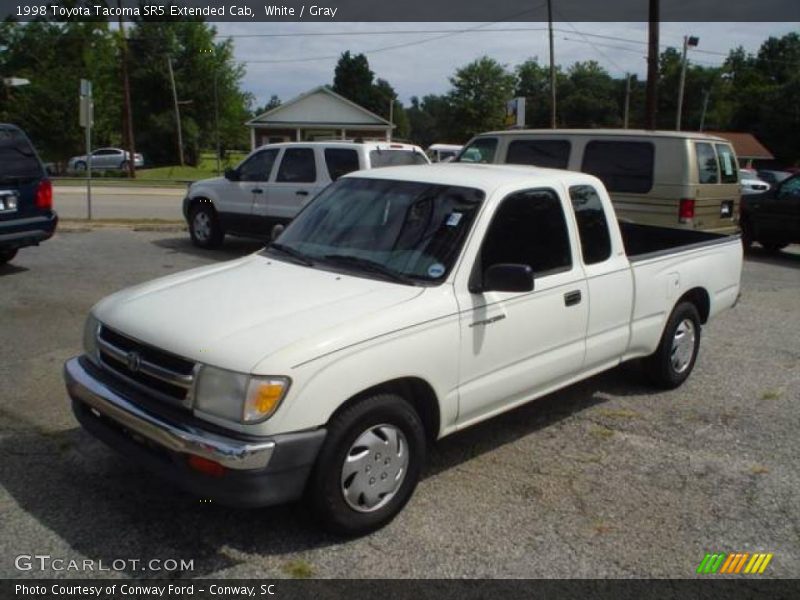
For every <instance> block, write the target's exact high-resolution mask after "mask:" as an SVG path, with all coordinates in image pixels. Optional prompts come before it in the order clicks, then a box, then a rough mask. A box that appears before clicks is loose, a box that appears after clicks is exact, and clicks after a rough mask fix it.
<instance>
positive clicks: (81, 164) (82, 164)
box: [75, 160, 86, 173]
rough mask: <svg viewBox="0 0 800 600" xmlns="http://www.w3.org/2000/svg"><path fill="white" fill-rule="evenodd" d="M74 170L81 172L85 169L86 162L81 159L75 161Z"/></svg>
mask: <svg viewBox="0 0 800 600" xmlns="http://www.w3.org/2000/svg"><path fill="white" fill-rule="evenodd" d="M75 170H76V171H78V172H79V173H83V172H84V171H85V170H86V163H85V162H83V161H82V160H79V161H78V162H76V163H75Z"/></svg>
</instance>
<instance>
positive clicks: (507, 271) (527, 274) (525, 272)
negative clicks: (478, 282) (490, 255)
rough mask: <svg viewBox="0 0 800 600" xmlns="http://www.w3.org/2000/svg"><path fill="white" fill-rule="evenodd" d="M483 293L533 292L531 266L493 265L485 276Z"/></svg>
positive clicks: (514, 264)
mask: <svg viewBox="0 0 800 600" xmlns="http://www.w3.org/2000/svg"><path fill="white" fill-rule="evenodd" d="M480 291H482V292H530V291H533V269H531V268H530V266H529V265H521V264H516V263H500V264H496V265H492V266H491V267H489V268H488V269H486V271H485V272H484V274H483V286H482V288H481V290H480Z"/></svg>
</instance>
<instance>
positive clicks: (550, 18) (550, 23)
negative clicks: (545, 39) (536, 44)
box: [547, 0, 556, 129]
mask: <svg viewBox="0 0 800 600" xmlns="http://www.w3.org/2000/svg"><path fill="white" fill-rule="evenodd" d="M547 31H548V36H549V37H550V128H551V129H555V128H556V57H555V53H554V51H553V0H547Z"/></svg>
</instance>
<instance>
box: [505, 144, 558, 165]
mask: <svg viewBox="0 0 800 600" xmlns="http://www.w3.org/2000/svg"><path fill="white" fill-rule="evenodd" d="M571 147H572V144H570V143H569V142H568V141H567V140H514V141H513V142H511V143H510V144H509V145H508V152H507V154H506V162H507V163H509V164H512V165H534V166H537V167H547V168H550V169H566V168H567V164H568V163H569V151H570V149H571Z"/></svg>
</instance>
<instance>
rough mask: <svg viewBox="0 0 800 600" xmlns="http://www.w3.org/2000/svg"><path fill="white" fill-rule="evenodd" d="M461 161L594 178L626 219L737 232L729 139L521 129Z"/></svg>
mask: <svg viewBox="0 0 800 600" xmlns="http://www.w3.org/2000/svg"><path fill="white" fill-rule="evenodd" d="M456 162H481V163H508V164H518V165H520V164H521V165H535V166H538V167H548V168H554V169H569V170H571V171H583V172H584V173H590V174H592V175H594V176H596V177H598V178H599V179H601V180H602V181H603V183H605V185H606V188H608V191H609V193H610V195H611V200H612V201H613V203H614V208H615V209H616V211H617V215H618V216H619V218H620V219H622V220H627V221H632V222H634V223H643V224H646V225H660V226H662V227H679V228H686V229H697V230H703V231H714V232H718V233H735V232H736V231H737V230H738V226H737V220H738V214H739V199H740V188H739V174H738V172H737V161H736V154H735V153H734V151H733V148H732V147H731V144H730V142H728V141H727V140H725V139H723V138H720V137H716V136H712V135H706V134H703V133H692V132H684V131H644V130H634V129H530V130H526V129H516V130H511V131H494V132H488V133H482V134H480V135H478V136H476V137H474V138H472V140H470V142H469V143H468V144H467V145H466V146H465V147H464V149H463V150H462V151H461V154H460V155H459V156H458V157H457V158H456Z"/></svg>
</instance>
